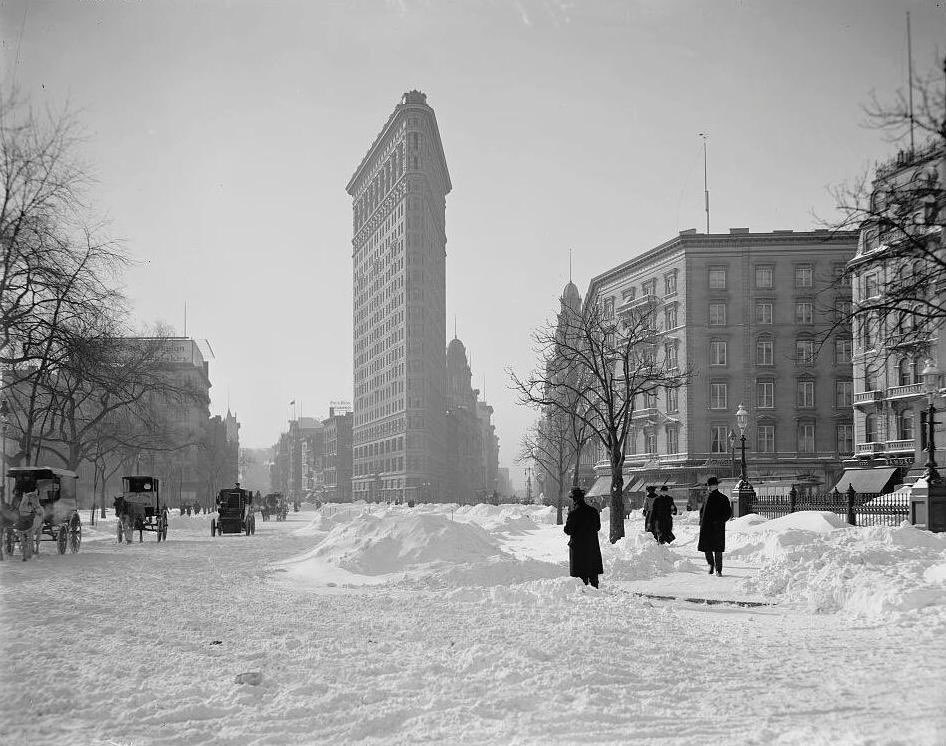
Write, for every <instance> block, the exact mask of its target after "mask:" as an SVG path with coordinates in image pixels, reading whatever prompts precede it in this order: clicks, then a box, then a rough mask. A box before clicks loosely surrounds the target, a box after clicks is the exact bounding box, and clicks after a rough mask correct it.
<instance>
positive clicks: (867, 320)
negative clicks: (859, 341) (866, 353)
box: [861, 314, 880, 350]
mask: <svg viewBox="0 0 946 746" xmlns="http://www.w3.org/2000/svg"><path fill="white" fill-rule="evenodd" d="M879 328H880V323H879V321H878V320H877V316H875V315H874V314H870V315H868V316H865V317H863V318H862V319H861V331H862V334H863V341H864V349H865V350H873V349H874V348H875V347H876V346H877V338H878V330H879Z"/></svg>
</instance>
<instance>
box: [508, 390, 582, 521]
mask: <svg viewBox="0 0 946 746" xmlns="http://www.w3.org/2000/svg"><path fill="white" fill-rule="evenodd" d="M588 432H589V431H588V428H587V426H586V425H585V423H584V422H583V421H582V420H581V419H580V418H578V417H576V416H575V415H574V413H573V412H571V411H570V412H567V413H566V412H565V411H562V410H560V409H555V408H550V409H549V411H548V412H547V413H546V414H544V415H543V416H542V417H541V418H540V419H539V421H538V422H536V423H535V425H533V426H532V427H531V428H530V429H529V430H528V431H527V432H526V434H525V435H524V436H523V438H522V444H521V450H520V453H519V458H518V460H519V461H520V462H525V461H532V462H535V463H536V464H538V465H539V467H540V468H541V469H542V471H543V472H545V474H546V475H548V479H550V480H551V481H552V483H553V485H554V489H555V522H556V523H557V524H558V525H561V524H562V523H563V516H562V507H563V503H564V498H565V493H566V492H567V490H568V486H569V479H568V477H569V474H570V473H571V474H572V480H571V483H572V486H577V485H578V476H579V473H578V470H579V467H580V461H581V450H582V447H583V446H584V444H585V443H586V442H587V441H588V439H589V437H590V436H589V435H588ZM546 481H548V480H546Z"/></svg>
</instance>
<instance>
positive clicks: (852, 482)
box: [834, 467, 900, 495]
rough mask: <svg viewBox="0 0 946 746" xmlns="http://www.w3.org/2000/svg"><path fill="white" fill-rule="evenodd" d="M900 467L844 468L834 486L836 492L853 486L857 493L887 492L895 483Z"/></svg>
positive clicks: (876, 493) (875, 493) (844, 490)
mask: <svg viewBox="0 0 946 746" xmlns="http://www.w3.org/2000/svg"><path fill="white" fill-rule="evenodd" d="M899 472H900V469H898V468H896V467H893V468H887V469H846V470H845V471H844V474H842V475H841V479H839V480H838V483H837V484H836V485H835V486H834V489H836V490H837V491H838V492H847V489H848V487H851V486H853V487H854V491H855V492H857V493H858V494H874V495H879V494H882V493H884V492H888V491H889V490H891V489H892V488H893V486H894V485H895V484H896V483H897V475H898V473H899Z"/></svg>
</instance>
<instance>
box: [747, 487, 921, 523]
mask: <svg viewBox="0 0 946 746" xmlns="http://www.w3.org/2000/svg"><path fill="white" fill-rule="evenodd" d="M748 508H749V512H751V513H756V514H758V515H761V516H764V517H765V518H781V517H782V516H784V515H788V514H789V513H795V512H798V511H800V510H821V511H828V512H831V513H837V514H838V515H843V516H844V517H845V519H846V520H847V522H848V523H849V524H850V525H852V526H899V525H900V524H901V523H902V522H903V521H905V520H907V517H908V515H909V512H910V489H909V488H904V489H900V490H897V491H896V492H891V493H887V494H877V493H868V492H855V491H854V488H853V487H851V488H849V489H848V491H847V492H838V491H837V490H833V491H831V492H824V493H811V494H806V493H805V492H804V491H802V492H799V491H798V490H796V489H795V488H794V487H793V488H792V489H791V490H790V491H789V493H788V494H787V495H777V494H776V495H756V496H755V497H754V498H752V499H751V500H750V501H749V505H748Z"/></svg>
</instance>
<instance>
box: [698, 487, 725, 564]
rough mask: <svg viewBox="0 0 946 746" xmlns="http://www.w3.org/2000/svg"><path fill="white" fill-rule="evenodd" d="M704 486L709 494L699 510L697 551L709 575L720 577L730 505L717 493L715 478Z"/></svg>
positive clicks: (720, 493) (721, 494)
mask: <svg viewBox="0 0 946 746" xmlns="http://www.w3.org/2000/svg"><path fill="white" fill-rule="evenodd" d="M706 486H707V487H708V488H709V490H710V492H709V494H708V495H707V496H706V501H705V502H704V503H703V507H702V508H700V541H699V544H697V549H698V550H699V551H701V552H703V554H704V556H705V557H706V563H707V564H708V565H709V573H710V575H712V574H713V571H714V570H715V571H716V574H717V575H722V574H723V552H725V551H726V521H728V520H729V519H730V518H732V505H730V503H729V498H727V497H726V496H725V495H724V494H723V493H722V492H720V491H719V489H718V487H719V480H718V479H717V478H716V477H710V478H709V479H707V480H706Z"/></svg>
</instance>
